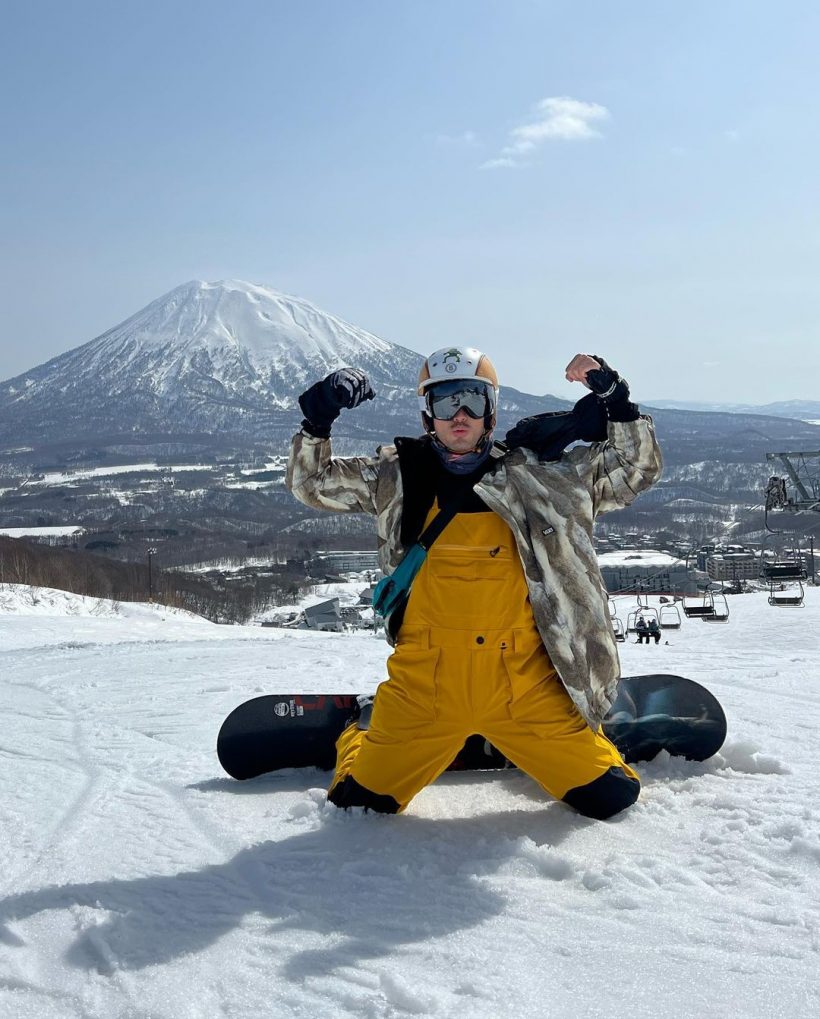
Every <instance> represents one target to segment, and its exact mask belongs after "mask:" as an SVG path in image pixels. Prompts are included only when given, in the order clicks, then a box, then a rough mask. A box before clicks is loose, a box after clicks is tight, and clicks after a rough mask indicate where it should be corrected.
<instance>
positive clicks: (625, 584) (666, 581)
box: [598, 548, 691, 594]
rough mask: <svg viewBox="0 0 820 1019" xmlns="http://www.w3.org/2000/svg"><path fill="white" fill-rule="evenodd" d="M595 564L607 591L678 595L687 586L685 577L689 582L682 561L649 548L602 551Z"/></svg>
mask: <svg viewBox="0 0 820 1019" xmlns="http://www.w3.org/2000/svg"><path fill="white" fill-rule="evenodd" d="M598 564H599V566H600V567H601V574H602V575H603V578H604V583H605V584H606V589H607V591H609V593H610V594H615V593H616V592H618V591H649V592H652V591H654V592H655V593H656V594H671V593H672V592H678V593H681V594H682V593H683V592H684V591H686V589H687V580H689V583H690V584H691V578H689V573H688V571H687V569H686V562H685V561H684V560H681V559H676V558H675V556H672V555H668V554H667V553H666V552H657V551H655V550H653V549H643V548H642V549H622V550H621V551H619V552H602V553H600V554H599V556H598Z"/></svg>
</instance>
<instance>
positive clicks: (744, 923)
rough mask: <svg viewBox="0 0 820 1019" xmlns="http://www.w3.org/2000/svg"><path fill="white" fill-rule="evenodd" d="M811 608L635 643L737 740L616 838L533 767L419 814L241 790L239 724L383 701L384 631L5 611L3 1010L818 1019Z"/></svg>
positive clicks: (267, 784)
mask: <svg viewBox="0 0 820 1019" xmlns="http://www.w3.org/2000/svg"><path fill="white" fill-rule="evenodd" d="M5 597H6V602H7V603H8V588H7V589H6V594H5ZM806 601H807V606H806V608H804V609H800V610H791V609H773V608H770V607H769V606H768V605H767V604H766V600H765V596H762V595H761V596H758V595H748V596H742V597H737V598H733V599H731V600H730V607H731V612H732V615H731V618H730V622H729V623H728V624H726V625H720V624H714V625H709V624H704V623H702V622H700V621H698V620H686V621H685V622H684V624H683V627H682V628H681V630H679V631H665V632H664V641H667V640H668V643H663V642H662V643H661V644H660V645H657V646H654V645H653V646H650V647H646V646H640V647H638V646H636V645H634V644H632V643H628V644H626V645H622V660H623V664H624V671H625V673H627V674H629V673H638V672H650V671H662V672H677V673H681V674H684V675H689V676H692V677H693V678H698V679H700V680H701V681H702V682H704V683H705V684H706V685H707V686H709V687H710V688H711V689H713V690H714V692H715V693H716V694H717V696H718V697H719V698H720V699H721V701H722V702H723V704H724V707H725V709H726V712H727V716H728V719H729V735H728V739H727V742H726V744H725V746H724V747H723V748H722V750H721V752H720V753H719V754H718V755H717V756H715V757H714V758H712V759H711V760H709V761H705V762H701V763H695V762H687V761H683V760H680V759H676V758H671V757H669V756H668V755H666V754H662V755H660V756H659V757H658V758H657V759H656V760H655V761H653V762H650V763H645V764H643V765H641V766H640V767H639V770H640V772H641V776H642V779H643V792H642V795H641V799H640V800H639V802H638V804H637V805H636V806H635V807H634V808H633V809H632V810H630V811H628V812H627V813H625V814H623V815H620V816H619V817H617V818H615V819H613V820H612V821H610V822H606V823H603V824H602V823H598V822H594V821H590V820H587V819H584V818H581V817H579V816H578V815H576V814H574V813H573V812H572V811H570V810H569V809H568V808H566V807H564V806H563V805H561V804H558V803H555V802H553V801H550V800H549V799H548V798H546V797H545V796H544V795H543V794H542V793H541V792H540V791H539V789H538V788H537V787H536V786H535V785H534V784H533V783H532V782H531V781H530V780H529V779H528V778H527V777H526V776H524V775H522V774H520V773H518V772H514V771H507V772H500V773H487V774H484V775H466V774H454V773H450V774H447V775H445V776H443V777H442V778H441V779H440V780H439V781H438V782H437V783H436V784H435V785H434V786H432V787H430V788H429V789H427V790H425V791H424V792H423V793H422V794H421V795H420V796H419V797H418V798H417V799H416V800H415V801H414V802H413V804H412V805H411V807H410V809H409V810H408V811H407V813H406V814H405V815H403V816H401V817H379V816H374V815H362V814H361V813H356V812H351V813H349V814H345V813H341V812H339V811H337V810H336V809H335V808H333V807H329V806H327V804H326V803H325V794H324V788H325V786H326V783H327V781H328V778H329V775H327V774H325V773H322V772H318V771H301V772H299V771H290V772H282V773H279V774H277V775H273V776H266V777H264V778H261V779H258V780H255V781H253V782H249V783H238V782H233V781H232V780H230V779H228V778H226V777H225V776H224V775H222V774H221V772H220V770H219V766H218V763H217V761H216V756H215V753H214V742H215V736H216V732H217V729H218V727H219V724H220V722H221V720H222V718H223V717H224V716H225V714H227V712H228V711H229V710H231V708H233V707H234V706H235V705H236V704H237V703H239V702H240V701H241V700H243V699H245V698H247V697H251V696H255V695H257V694H259V693H263V692H275V691H280V692H292V691H296V690H299V691H305V692H328V691H332V690H339V691H361V690H367V689H372V688H373V687H374V686H375V684H376V683H377V682H378V681H379V680H380V679H382V678H383V676H384V659H385V657H386V655H387V653H388V648H387V647H386V645H385V644H384V642H383V641H380V640H377V639H375V638H373V637H372V636H349V635H347V636H345V635H335V634H311V633H303V632H298V633H294V632H290V631H277V630H274V629H258V628H246V627H218V626H213V625H211V624H208V623H205V622H202V621H198V620H192V619H189V618H182V617H178V616H174V615H172V614H165V613H163V612H162V611H161V610H157V609H156V608H154V609H151V610H143V611H136V610H134V611H133V612H125V613H124V614H122V613H120V614H117V615H113V616H111V617H109V618H106V617H105V616H104V615H77V614H75V615H54V614H52V615H49V614H48V613H44V612H40V613H39V614H37V615H33V614H32V615H25V614H22V613H21V614H2V615H0V663H2V688H3V701H2V703H3V726H2V729H1V730H0V761H2V764H3V768H2V774H1V775H0V783H2V797H0V817H2V821H3V831H4V835H5V838H4V840H3V843H2V845H0V864H2V867H0V1014H2V1015H4V1016H5V1015H8V1016H15V1017H22V1019H29V1017H31V1019H35V1017H36V1019H43V1017H45V1019H50V1017H61V1019H62V1017H71V1019H73V1017H78V1019H79V1017H82V1019H96V1017H100V1019H102V1017H105V1019H111V1017H117V1019H120V1017H121V1019H132V1017H133V1019H165V1017H168V1019H171V1017H173V1019H177V1017H204V1016H207V1017H211V1016H226V1017H234V1016H236V1017H243V1019H244V1017H250V1019H254V1017H256V1016H259V1017H261V1016H266V1017H268V1016H274V1017H280V1016H281V1017H291V1016H293V1017H306V1019H307V1017H311V1019H313V1017H328V1019H338V1017H347V1016H351V1017H352V1016H364V1017H372V1019H396V1017H402V1016H440V1017H450V1016H452V1017H456V1016H458V1017H462V1016H464V1015H472V1014H475V1015H481V1016H486V1017H489V1019H495V1017H504V1019H513V1017H518V1016H521V1017H525V1016H526V1017H528V1019H529V1017H533V1016H534V1017H540V1016H544V1017H547V1016H549V1017H553V1016H554V1017H564V1016H567V1017H569V1016H572V1017H579V1019H586V1017H599V1016H600V1017H603V1016H612V1015H619V1014H627V1015H629V1016H631V1017H638V1019H640V1017H644V1016H645V1017H647V1019H648V1017H650V1016H652V1017H655V1016H657V1015H666V1016H670V1017H673V1019H675V1017H681V1019H685V1017H689V1016H691V1017H701V1016H703V1015H704V1014H716V1013H718V1014H719V1013H721V1012H724V1011H725V1012H727V1013H729V1014H736V1015H742V1016H744V1017H753V1019H754V1017H761V1019H762V1017H766V1019H769V1017H773V1016H789V1017H790V1019H792V1017H803V1016H813V1015H816V1014H818V1013H820V991H819V990H818V980H817V976H816V972H817V970H818V961H819V960H818V955H820V902H819V901H818V892H817V889H818V887H819V885H818V876H820V824H818V811H817V807H816V790H817V760H818V758H820V753H818V751H820V738H818V729H817V719H816V707H817V704H818V701H820V687H819V686H818V672H817V664H816V663H817V661H818V650H820V636H818V634H819V633H820V627H818V623H817V617H818V614H819V613H820V590H814V589H810V590H809V591H808V592H807V599H806ZM620 614H621V615H622V616H623V617H624V618H625V615H626V605H625V604H624V607H623V609H622V610H621V613H620Z"/></svg>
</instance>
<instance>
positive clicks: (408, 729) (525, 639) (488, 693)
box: [330, 505, 639, 816]
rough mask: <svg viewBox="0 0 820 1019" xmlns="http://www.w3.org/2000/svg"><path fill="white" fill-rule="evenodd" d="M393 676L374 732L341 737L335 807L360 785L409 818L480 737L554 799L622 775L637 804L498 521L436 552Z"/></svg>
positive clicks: (469, 530) (471, 521)
mask: <svg viewBox="0 0 820 1019" xmlns="http://www.w3.org/2000/svg"><path fill="white" fill-rule="evenodd" d="M436 512H437V507H436V506H435V505H434V506H433V509H432V510H431V511H430V513H429V515H428V519H427V523H429V522H430V520H431V519H432V518H433V516H434V515H435V513H436ZM387 672H388V676H389V679H388V680H387V681H386V682H384V683H382V684H381V685H380V686H379V688H378V691H377V693H376V699H375V702H374V705H373V714H372V718H371V722H370V728H369V729H366V730H363V729H359V728H358V727H357V725H356V724H355V723H354V724H352V725H350V726H348V728H347V729H345V731H344V732H343V733H342V735H341V736H340V737H339V740H338V742H337V764H336V773H335V775H334V779H333V783H332V785H331V789H330V795H331V797H333V791H334V789H335V788H336V786H337V784H338V783H340V782H342V781H343V780H344V779H346V778H347V777H348V776H352V778H353V779H354V780H355V782H356V783H358V785H359V786H361V787H364V790H365V791H369V792H370V793H373V794H375V799H377V800H378V799H379V798H381V797H387V798H392V800H394V801H395V805H394V806H391V807H390V808H389V809H391V810H396V809H397V810H404V809H405V807H406V806H407V804H408V803H409V802H410V800H411V799H412V798H413V797H414V796H415V795H416V793H418V792H419V791H420V790H421V789H423V788H424V786H426V785H428V784H429V783H431V782H432V781H434V779H436V778H437V777H438V775H440V774H441V773H442V772H443V771H444V770H445V769H446V768H447V766H448V765H449V764H450V763H451V761H452V760H453V758H454V757H455V756H456V754H457V753H458V751H459V750H460V749H461V747H462V745H463V744H464V741H465V739H466V738H467V737H468V736H470V735H472V734H474V733H477V734H480V735H482V736H484V737H485V739H487V740H489V741H490V743H492V744H493V746H495V747H497V748H498V750H500V751H501V753H502V754H504V756H505V757H507V758H508V759H509V760H510V761H511V762H512V763H513V764H515V765H516V766H517V767H518V768H520V769H521V770H522V771H525V772H527V773H528V774H529V775H531V776H532V777H533V778H534V779H535V780H536V781H537V782H538V783H540V785H541V786H543V788H544V789H545V790H546V791H547V792H548V793H550V794H551V795H552V796H554V797H556V799H563V798H564V797H565V796H566V794H567V793H568V792H569V791H570V790H576V789H577V788H578V787H582V786H586V785H587V784H588V783H591V782H594V781H595V780H596V779H598V778H600V777H601V776H604V775H606V774H607V773H608V772H610V769H613V768H615V769H623V772H619V773H618V777H619V778H620V780H621V781H623V780H624V779H625V778H627V776H628V779H633V780H635V781H632V782H630V783H629V784H630V786H631V787H633V788H634V793H631V794H630V795H631V798H630V799H629V802H633V801H634V799H635V798H636V797H637V793H638V789H639V785H638V782H637V775H636V773H635V772H634V771H633V770H632V769H631V768H629V767H628V766H627V765H626V764H624V762H623V760H622V759H621V756H620V754H619V753H618V750H617V749H616V748H615V746H614V745H613V744H612V743H611V742H610V741H609V740H608V739H607V738H606V737H605V736H604V735H603V733H601V732H597V733H596V732H593V731H592V730H591V729H590V728H589V726H588V725H587V724H586V722H585V721H584V719H583V717H582V715H581V714H580V712H579V711H578V709H577V708H576V707H575V705H574V704H573V702H572V700H571V698H570V696H569V694H568V693H567V692H566V690H565V689H564V687H563V685H562V683H561V681H560V679H559V678H558V676H557V674H556V672H555V669H554V668H553V666H552V663H551V662H550V659H549V656H548V655H547V653H546V651H545V649H544V646H543V644H542V642H541V638H540V636H539V634H538V631H537V630H536V627H535V621H534V619H533V616H532V611H531V609H530V604H529V599H528V591H527V584H526V581H525V579H524V572H523V567H522V565H521V560H520V559H519V557H518V553H517V551H516V548H515V543H514V539H513V536H512V532H511V531H510V529H509V527H508V526H507V524H506V523H504V521H503V520H502V519H501V518H500V517H499V516H497V515H496V514H495V513H492V512H486V513H469V514H467V513H463V514H458V515H457V516H455V517H454V518H453V520H452V521H451V522H450V523H449V524H448V525H447V527H446V528H445V530H444V531H443V533H442V534H441V536H440V537H439V539H438V541H436V542H435V543H434V544H433V546H432V547H431V549H430V552H429V553H428V555H427V558H426V560H425V562H424V564H423V565H422V567H421V569H420V570H419V572H418V574H417V575H416V578H415V580H414V582H413V589H412V593H411V596H410V599H409V602H408V605H407V610H406V612H405V616H404V622H403V624H402V627H401V631H400V634H399V641H398V643H397V646H396V649H395V651H394V653H393V654H392V655H391V657H390V658H389V659H388V662H387ZM628 779H627V781H628ZM334 802H336V801H335V800H334ZM568 802H572V801H571V798H568ZM342 805H345V804H342ZM625 805H628V804H626V803H624V804H622V806H625ZM376 809H380V808H379V807H378V804H376ZM617 809H620V807H619V808H617ZM612 812H614V811H612ZM602 816H608V814H604V815H602Z"/></svg>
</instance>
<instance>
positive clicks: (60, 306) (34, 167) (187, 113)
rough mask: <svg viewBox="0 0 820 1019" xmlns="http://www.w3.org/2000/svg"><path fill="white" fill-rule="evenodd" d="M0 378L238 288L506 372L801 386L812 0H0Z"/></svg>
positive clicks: (808, 328)
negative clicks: (600, 363)
mask: <svg viewBox="0 0 820 1019" xmlns="http://www.w3.org/2000/svg"><path fill="white" fill-rule="evenodd" d="M2 24H3V33H2V38H1V39H0V79H2V80H0V85H2V94H3V97H4V98H3V101H2V109H1V111H0V132H2V134H0V137H2V140H3V147H4V152H5V154H4V158H3V159H2V161H0V189H1V190H2V195H3V203H2V212H0V216H1V217H2V218H1V219H0V223H2V233H3V237H4V244H3V248H2V274H1V275H0V278H2V295H0V296H2V301H3V310H4V313H3V316H2V326H0V378H9V377H11V376H14V375H16V374H19V373H20V372H23V371H25V370H26V369H28V368H31V367H33V366H34V365H36V364H38V363H40V362H42V361H44V360H46V359H48V358H49V357H53V356H55V355H56V354H59V353H62V352H63V351H65V350H68V349H70V348H72V347H75V346H78V345H79V344H81V343H84V342H86V341H88V340H90V339H92V338H93V337H94V336H96V335H98V334H99V333H101V332H103V331H104V330H106V329H108V328H110V327H111V326H113V325H115V324H116V323H118V322H119V321H121V320H122V319H124V318H126V317H127V316H128V315H130V314H132V313H134V312H135V311H137V310H138V309H140V308H141V307H143V306H144V305H145V304H147V303H148V302H149V301H151V300H153V299H154V298H156V297H158V296H160V295H161V294H162V293H165V292H166V291H168V290H170V289H172V288H173V287H175V286H177V285H178V284H180V283H183V282H185V281H187V280H189V279H206V280H217V279H224V278H239V279H247V280H251V281H255V282H260V283H266V284H269V285H270V286H273V287H274V288H276V289H279V290H283V291H286V292H290V293H294V294H298V295H300V296H302V297H306V298H308V299H309V300H312V301H314V302H315V303H316V304H318V305H319V306H320V307H322V308H324V309H325V310H327V311H331V312H333V313H335V314H337V315H340V316H341V317H343V318H346V319H347V320H349V321H351V322H353V323H355V324H356V325H359V326H361V327H363V328H366V329H369V330H371V331H372V332H375V333H377V334H379V335H381V336H383V337H384V338H385V339H388V340H391V341H393V342H396V343H400V344H403V345H404V346H407V347H411V348H412V349H415V350H418V351H421V352H424V353H427V352H429V351H430V350H433V349H435V348H436V347H439V346H442V345H444V344H449V343H454V342H455V343H457V342H462V343H472V344H473V345H475V346H478V347H481V348H482V349H485V350H486V351H487V352H488V353H490V355H491V356H492V357H493V358H494V360H495V361H496V363H497V365H498V368H499V373H500V375H501V379H502V383H504V382H507V383H508V384H510V385H514V386H516V387H518V388H521V389H525V390H527V391H529V392H534V393H544V392H553V393H556V394H558V395H564V396H572V395H573V394H574V390H573V389H572V388H570V387H569V385H568V384H567V383H566V382H564V381H563V368H564V366H565V364H566V363H567V361H568V360H569V359H570V358H571V356H572V355H573V354H575V353H576V352H577V351H589V352H598V353H601V354H603V355H605V356H606V357H607V359H608V360H609V361H610V362H611V363H612V364H613V365H615V366H616V367H618V368H619V369H620V370H621V371H622V372H623V374H624V375H625V376H627V377H628V378H629V379H630V380H631V382H632V386H633V392H634V393H635V395H636V396H637V397H639V398H640V397H644V398H647V399H649V398H656V399H661V398H667V399H688V400H726V401H732V402H744V401H749V402H757V403H764V402H768V401H771V400H781V399H791V398H812V397H817V396H818V395H819V394H818V385H817V380H818V379H820V344H818V342H817V340H818V331H819V330H818V322H820V297H819V296H818V293H819V292H820V288H818V279H820V231H819V230H818V226H820V223H819V222H818V221H819V220H820V215H819V214H818V197H819V195H818V192H820V172H818V152H819V151H820V115H818V107H819V106H820V103H819V102H818V100H819V99H820V70H819V69H818V63H819V62H818V60H817V51H818V39H820V7H818V6H817V5H816V4H813V3H809V2H792V3H790V2H788V0H786V2H780V3H770V2H760V0H749V2H743V3H741V2H735V0H727V2H720V0H712V2H708V3H707V2H700V0H690V2H688V3H686V4H682V3H680V2H666V0H645V2H618V0H609V2H604V0H601V2H597V3H596V2H585V0H574V2H547V0H529V2H527V0H505V2H497V3H490V2H484V0H469V2H468V0H453V2H448V0H438V2H430V0H417V2H397V0H394V2H386V0H381V2H371V0H361V2H353V0H335V2H334V0H322V2H309V0H303V2H299V3H293V2H288V3H285V2H278V0H270V2H261V0H234V2H233V3H231V4H230V5H229V4H226V3H224V2H221V3H214V2H211V0H200V2H190V0H189V2H176V0H165V2H163V3H159V2H155V0H140V3H128V4H126V3H116V2H110V0H109V2H105V3H97V2H85V0H74V2H72V3H57V2H37V0H33V2H30V3H23V2H19V0H18V2H9V0H4V2H3V3H2Z"/></svg>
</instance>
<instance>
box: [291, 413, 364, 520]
mask: <svg viewBox="0 0 820 1019" xmlns="http://www.w3.org/2000/svg"><path fill="white" fill-rule="evenodd" d="M378 478H379V459H378V458H377V457H364V456H354V457H334V456H333V454H332V450H331V446H330V439H320V438H316V437H314V436H313V435H307V434H306V433H304V432H297V433H296V435H294V436H293V439H292V440H291V446H290V459H289V461H288V474H287V486H288V490H289V491H290V492H291V493H292V494H293V495H294V496H296V498H297V499H298V500H299V502H303V503H304V504H305V505H306V506H311V507H312V508H313V509H321V510H331V511H333V512H335V513H376V512H377V509H376V486H377V483H378Z"/></svg>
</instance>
